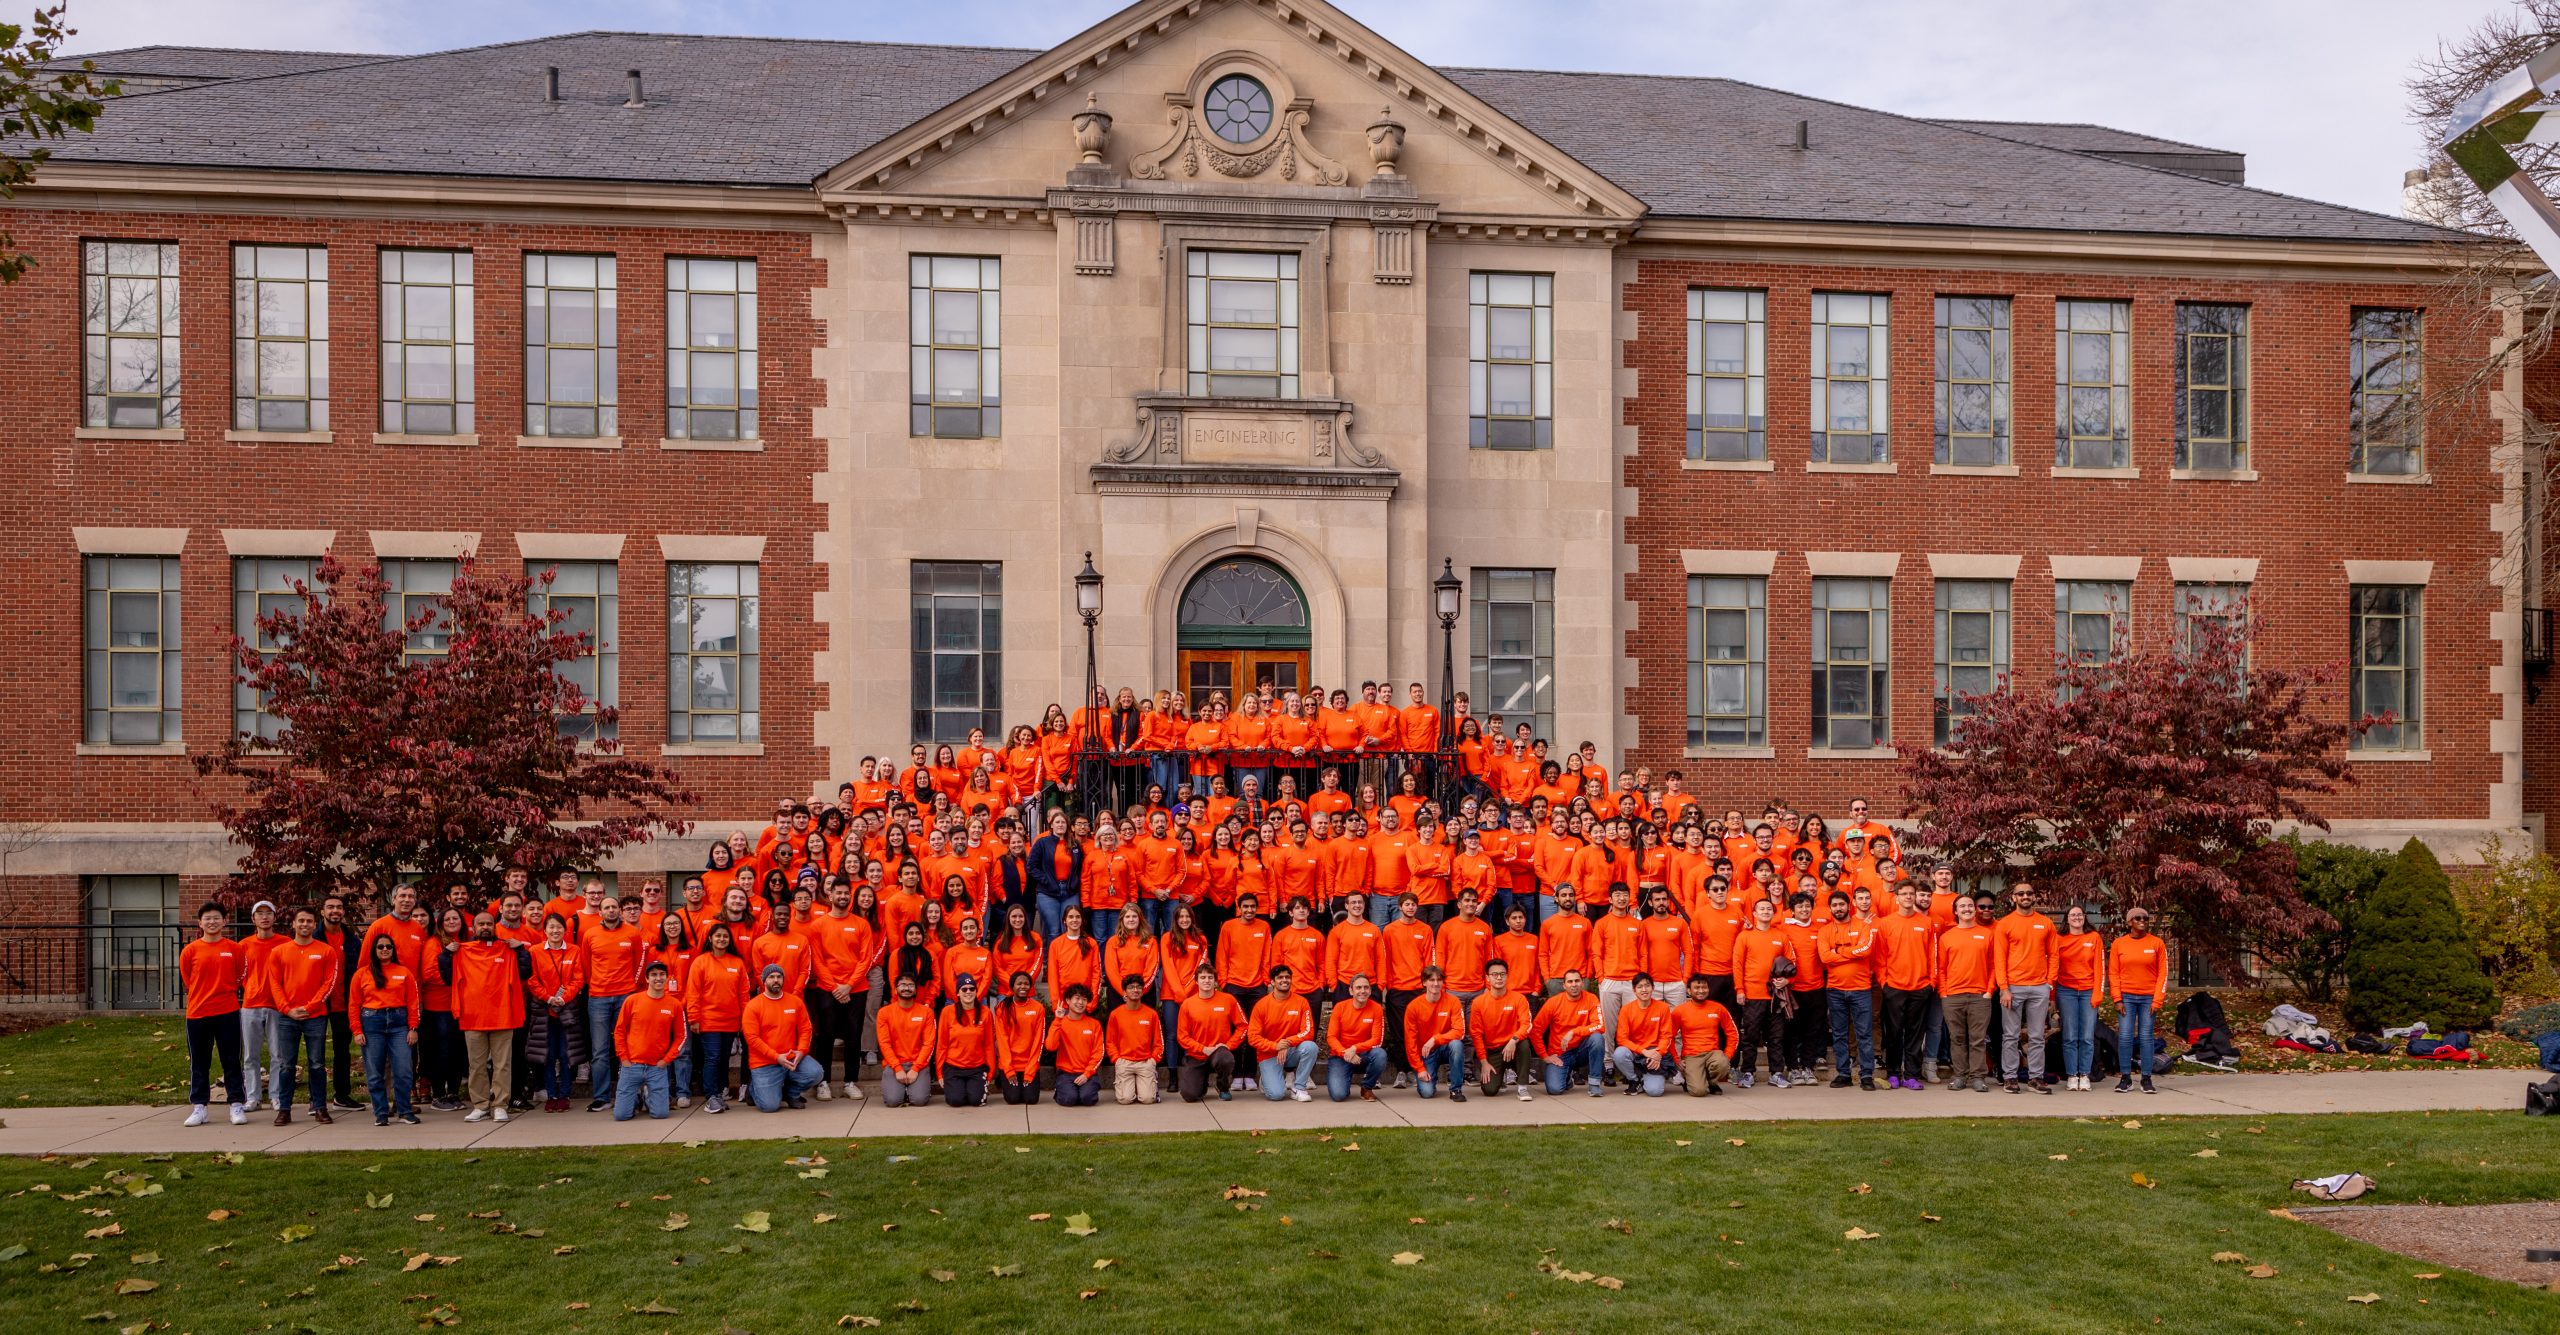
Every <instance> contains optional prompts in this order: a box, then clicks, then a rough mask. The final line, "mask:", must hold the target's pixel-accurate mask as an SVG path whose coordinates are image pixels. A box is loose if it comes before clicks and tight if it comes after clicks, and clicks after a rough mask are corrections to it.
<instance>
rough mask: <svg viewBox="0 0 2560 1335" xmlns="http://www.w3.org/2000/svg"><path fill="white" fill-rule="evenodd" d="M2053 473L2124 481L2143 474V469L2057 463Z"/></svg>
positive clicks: (2055, 474)
mask: <svg viewBox="0 0 2560 1335" xmlns="http://www.w3.org/2000/svg"><path fill="white" fill-rule="evenodd" d="M2053 475H2054V476H2055V477H2085V478H2099V479H2110V480H2118V481H2123V480H2130V479H2132V478H2137V477H2140V476H2142V470H2141V469H2140V468H2139V467H2134V468H2064V467H2062V466H2061V465H2059V464H2056V465H2055V466H2054V469H2053Z"/></svg>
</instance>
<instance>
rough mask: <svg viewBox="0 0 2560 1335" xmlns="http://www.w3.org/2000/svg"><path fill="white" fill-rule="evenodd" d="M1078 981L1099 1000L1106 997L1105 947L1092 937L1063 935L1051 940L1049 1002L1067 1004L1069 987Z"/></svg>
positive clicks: (1059, 1004) (1057, 1004) (1058, 1004)
mask: <svg viewBox="0 0 2560 1335" xmlns="http://www.w3.org/2000/svg"><path fill="white" fill-rule="evenodd" d="M1078 983H1082V984H1084V987H1085V990H1086V991H1088V992H1091V993H1092V994H1093V995H1094V996H1095V997H1096V998H1097V999H1099V998H1100V997H1101V996H1102V948H1101V947H1100V946H1097V945H1095V944H1094V943H1093V938H1092V937H1089V936H1079V937H1072V938H1070V937H1066V936H1061V937H1059V938H1058V939H1057V940H1055V941H1052V942H1050V943H1049V1004H1050V1005H1052V1006H1064V1005H1066V1004H1067V989H1068V988H1070V987H1073V986H1075V985H1076V984H1078Z"/></svg>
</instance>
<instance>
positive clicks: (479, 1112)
mask: <svg viewBox="0 0 2560 1335" xmlns="http://www.w3.org/2000/svg"><path fill="white" fill-rule="evenodd" d="M462 1120H464V1121H466V1122H485V1121H488V1120H489V1110H488V1109H486V1108H474V1109H472V1110H471V1111H469V1112H467V1113H464V1114H463V1115H462Z"/></svg>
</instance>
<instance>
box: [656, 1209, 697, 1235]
mask: <svg viewBox="0 0 2560 1335" xmlns="http://www.w3.org/2000/svg"><path fill="white" fill-rule="evenodd" d="M692 1223H693V1216H691V1215H689V1214H686V1213H684V1212H683V1211H681V1210H678V1211H676V1212H675V1213H673V1214H670V1215H668V1216H667V1222H665V1223H663V1224H660V1225H658V1231H659V1232H661V1233H673V1232H675V1231H676V1230H678V1229H681V1228H686V1227H689V1226H691V1225H692Z"/></svg>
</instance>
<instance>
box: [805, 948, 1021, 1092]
mask: <svg viewBox="0 0 2560 1335" xmlns="http://www.w3.org/2000/svg"><path fill="white" fill-rule="evenodd" d="M938 1025H939V1032H938V1033H936V1034H935V1036H934V1057H935V1059H936V1060H937V1061H939V1062H940V1064H941V1066H942V1103H943V1106H944V1107H946V1108H983V1107H985V1106H986V1104H987V1068H988V1065H989V1063H990V1062H991V1061H992V1060H993V1059H994V1055H995V1012H994V1011H993V1010H992V1009H990V1008H989V1007H988V1005H987V1004H986V1003H985V1002H984V1001H982V1000H980V999H979V997H978V980H977V979H975V978H963V979H961V980H960V990H959V994H958V995H957V996H955V997H953V998H952V1001H951V1004H950V1005H948V1006H945V1007H943V1009H942V1017H941V1019H940V1020H939V1021H938ZM810 1078H811V1079H813V1080H814V1079H816V1078H817V1075H816V1070H815V1064H814V1063H812V1069H811V1072H810Z"/></svg>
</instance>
